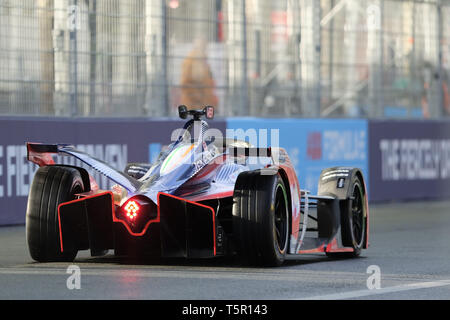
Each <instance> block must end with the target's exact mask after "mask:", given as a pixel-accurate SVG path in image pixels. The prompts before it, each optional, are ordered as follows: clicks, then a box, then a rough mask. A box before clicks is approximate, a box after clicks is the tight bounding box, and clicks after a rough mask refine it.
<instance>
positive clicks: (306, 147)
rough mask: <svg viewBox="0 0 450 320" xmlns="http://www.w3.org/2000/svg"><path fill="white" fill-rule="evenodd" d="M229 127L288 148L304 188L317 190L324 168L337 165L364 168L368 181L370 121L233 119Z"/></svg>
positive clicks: (262, 144) (253, 139)
mask: <svg viewBox="0 0 450 320" xmlns="http://www.w3.org/2000/svg"><path fill="white" fill-rule="evenodd" d="M227 128H228V129H227V136H229V137H232V136H234V137H237V138H239V137H242V136H245V137H246V140H247V141H248V142H250V143H252V144H253V145H258V146H259V147H267V146H278V147H281V148H284V149H286V151H287V152H288V154H289V157H290V159H291V161H292V163H293V164H294V166H295V169H296V171H297V175H298V178H299V183H300V187H301V188H302V189H306V190H310V191H311V192H312V193H317V185H318V182H319V176H320V173H321V171H322V170H323V169H325V168H329V167H334V166H350V167H357V168H360V169H362V171H363V173H364V176H365V178H366V180H367V181H366V183H368V180H369V177H368V146H367V139H368V132H367V121H366V120H359V119H358V120H350V119H342V120H341V119H339V120H334V119H251V118H237V119H229V120H228V124H227ZM277 144H278V145H277Z"/></svg>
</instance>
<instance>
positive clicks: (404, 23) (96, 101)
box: [0, 0, 450, 118]
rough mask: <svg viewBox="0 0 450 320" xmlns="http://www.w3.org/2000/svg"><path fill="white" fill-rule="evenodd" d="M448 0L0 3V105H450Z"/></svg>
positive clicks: (15, 109)
mask: <svg viewBox="0 0 450 320" xmlns="http://www.w3.org/2000/svg"><path fill="white" fill-rule="evenodd" d="M449 82H450V0H429V1H426V0H404V1H400V0H320V1H319V0H280V1H271V0H196V1H188V0H133V1H131V0H130V1H126V0H120V1H119V0H97V1H94V0H37V1H36V0H0V114H3V115H10V114H13V115H46V116H49V115H51V116H53V115H56V116H79V117H90V116H107V117H142V116H144V117H154V116H173V115H174V114H175V111H176V106H177V105H178V104H186V105H188V106H190V107H195V106H198V105H207V104H212V105H215V106H216V107H217V112H216V113H217V114H218V115H219V116H224V117H230V116H248V115H250V116H261V117H273V116H282V117H370V118H380V117H402V118H440V117H443V116H448V115H450V89H449Z"/></svg>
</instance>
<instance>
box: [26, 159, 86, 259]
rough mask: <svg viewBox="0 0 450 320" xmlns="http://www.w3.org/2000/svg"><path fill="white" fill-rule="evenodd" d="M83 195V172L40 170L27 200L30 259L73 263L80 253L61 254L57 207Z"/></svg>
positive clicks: (49, 167)
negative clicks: (77, 195) (78, 194)
mask: <svg viewBox="0 0 450 320" xmlns="http://www.w3.org/2000/svg"><path fill="white" fill-rule="evenodd" d="M83 191H84V184H83V180H82V178H81V174H80V172H79V171H78V170H77V169H75V168H71V167H62V166H45V167H40V168H39V169H38V170H37V172H36V174H35V176H34V179H33V182H32V184H31V188H30V194H29V196H28V205H27V213H26V237H27V243H28V249H29V252H30V255H31V257H32V258H33V259H34V260H36V261H38V262H51V261H73V260H74V259H75V257H76V255H77V251H76V250H74V251H67V250H65V251H64V252H63V253H61V248H60V239H59V221H58V205H59V204H61V203H63V202H67V201H71V200H74V199H75V194H77V193H81V192H83Z"/></svg>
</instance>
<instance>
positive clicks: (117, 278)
mask: <svg viewBox="0 0 450 320" xmlns="http://www.w3.org/2000/svg"><path fill="white" fill-rule="evenodd" d="M73 264H74V265H76V266H78V267H79V268H80V289H76V288H75V289H73V290H69V289H68V287H67V280H68V278H69V277H70V276H71V274H68V273H67V268H68V267H69V266H70V265H71V264H69V263H35V262H33V261H32V259H31V258H30V256H29V254H28V249H27V246H26V242H25V228H24V227H23V226H16V227H2V228H0V299H27V300H28V299H89V300H92V299H188V300H191V299H194V300H197V299H206V300H210V299H214V300H215V299H224V300H229V299H232V300H236V299H237V300H241V299H243V300H274V299H283V300H284V299H390V300H391V299H446V300H447V299H450V202H448V201H447V202H421V203H402V204H384V205H376V206H372V207H371V245H370V248H369V250H366V251H364V252H363V254H362V256H361V257H360V258H357V259H350V260H331V259H330V258H327V257H326V256H324V255H308V256H305V257H304V259H302V260H300V261H298V262H288V263H287V264H286V265H285V266H283V267H280V268H249V267H243V266H241V265H240V264H239V262H238V261H235V260H229V259H228V260H207V261H193V262H187V261H184V260H175V261H164V262H161V261H160V262H155V261H146V262H145V263H138V264H136V263H135V264H129V263H126V262H125V263H124V262H123V261H119V260H117V259H116V258H114V256H111V255H110V256H106V257H102V258H91V257H90V256H89V254H88V252H82V253H80V254H79V255H78V256H77V259H76V260H75V262H74V263H73ZM374 265H375V266H377V267H378V268H379V270H380V275H381V277H380V282H379V284H380V287H381V288H380V289H373V290H369V289H368V287H367V280H368V278H369V277H370V276H371V275H372V273H367V270H368V268H369V267H370V266H374ZM375 268H376V267H375ZM371 279H372V278H371ZM69 282H70V283H72V284H74V283H75V282H73V281H69ZM369 282H370V283H376V282H371V281H369ZM75 284H76V283H75Z"/></svg>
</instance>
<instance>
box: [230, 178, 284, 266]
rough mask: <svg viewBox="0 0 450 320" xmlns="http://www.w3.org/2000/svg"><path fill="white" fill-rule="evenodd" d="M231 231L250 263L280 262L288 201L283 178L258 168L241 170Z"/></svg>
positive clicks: (234, 197)
mask: <svg viewBox="0 0 450 320" xmlns="http://www.w3.org/2000/svg"><path fill="white" fill-rule="evenodd" d="M233 200H234V201H233V234H234V238H235V240H236V241H235V243H236V245H237V251H238V254H239V255H240V257H241V258H242V259H243V260H244V262H247V263H249V264H251V265H264V266H280V265H282V264H283V262H284V260H285V257H286V253H287V248H288V239H289V238H288V236H289V203H288V195H287V192H286V187H285V185H284V182H283V179H282V178H281V176H280V175H279V174H278V173H277V174H275V175H262V174H261V171H253V172H248V173H244V174H241V175H240V176H239V177H238V179H237V181H236V187H235V191H234V196H233Z"/></svg>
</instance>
